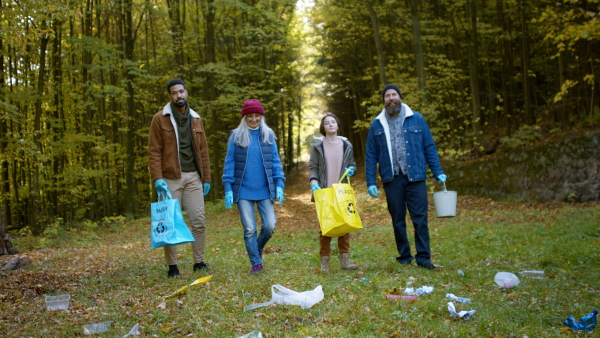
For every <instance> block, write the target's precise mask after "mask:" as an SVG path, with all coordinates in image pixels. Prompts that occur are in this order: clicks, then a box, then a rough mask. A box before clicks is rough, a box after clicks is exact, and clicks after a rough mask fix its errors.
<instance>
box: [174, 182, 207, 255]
mask: <svg viewBox="0 0 600 338" xmlns="http://www.w3.org/2000/svg"><path fill="white" fill-rule="evenodd" d="M164 180H165V182H167V185H168V186H169V191H170V192H171V197H173V198H176V199H178V200H179V204H181V207H182V208H183V210H185V211H186V212H187V216H188V223H189V226H190V227H191V232H192V235H193V236H194V239H195V240H196V241H194V242H192V252H193V255H194V263H200V262H204V245H205V242H206V234H205V230H206V227H205V224H204V188H203V185H202V180H200V175H199V174H198V172H196V171H193V172H183V173H181V178H180V179H169V178H165V179H164ZM164 248H165V260H166V262H167V265H175V264H177V245H171V246H165V247H164Z"/></svg>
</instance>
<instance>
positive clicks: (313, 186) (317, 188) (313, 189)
mask: <svg viewBox="0 0 600 338" xmlns="http://www.w3.org/2000/svg"><path fill="white" fill-rule="evenodd" d="M311 188H312V191H315V190H321V187H319V185H318V184H316V183H315V184H313V185H312V186H311Z"/></svg>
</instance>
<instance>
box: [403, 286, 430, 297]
mask: <svg viewBox="0 0 600 338" xmlns="http://www.w3.org/2000/svg"><path fill="white" fill-rule="evenodd" d="M432 292H433V286H426V285H425V286H421V287H420V288H418V289H417V290H416V291H415V289H414V288H406V289H405V290H404V293H405V294H407V295H412V296H414V295H417V296H422V295H426V294H429V293H432Z"/></svg>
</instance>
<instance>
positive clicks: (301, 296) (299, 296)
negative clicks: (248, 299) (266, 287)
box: [244, 284, 325, 311]
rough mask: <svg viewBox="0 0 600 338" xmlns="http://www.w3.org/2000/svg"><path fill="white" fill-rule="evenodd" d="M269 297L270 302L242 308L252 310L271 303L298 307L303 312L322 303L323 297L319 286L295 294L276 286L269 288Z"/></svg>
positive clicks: (292, 291)
mask: <svg viewBox="0 0 600 338" xmlns="http://www.w3.org/2000/svg"><path fill="white" fill-rule="evenodd" d="M271 295H272V298H271V300H270V301H268V302H265V303H254V304H250V305H248V306H246V307H244V311H248V310H253V309H256V308H259V307H261V306H269V305H271V304H273V303H277V304H280V305H299V306H300V307H301V308H302V309H303V310H305V309H309V308H311V307H312V306H313V305H315V304H317V303H318V302H320V301H322V300H323V298H324V297H325V296H324V294H323V288H322V287H321V285H319V286H317V287H316V288H315V289H314V290H311V291H304V292H297V291H294V290H290V289H288V288H286V287H283V286H282V285H279V284H276V285H273V286H271Z"/></svg>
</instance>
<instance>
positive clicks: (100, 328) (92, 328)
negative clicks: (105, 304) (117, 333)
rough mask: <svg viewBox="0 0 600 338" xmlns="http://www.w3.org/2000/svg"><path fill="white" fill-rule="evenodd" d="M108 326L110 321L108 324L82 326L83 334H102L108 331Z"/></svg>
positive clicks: (110, 322)
mask: <svg viewBox="0 0 600 338" xmlns="http://www.w3.org/2000/svg"><path fill="white" fill-rule="evenodd" d="M110 324H112V320H111V321H108V322H102V323H97V324H89V325H84V326H83V334H94V333H102V332H106V331H108V330H110Z"/></svg>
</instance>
